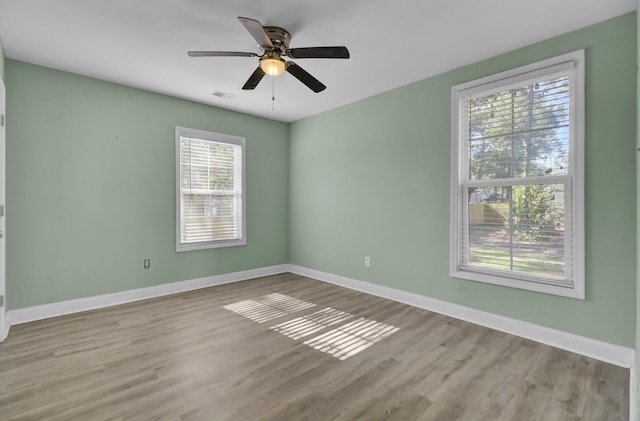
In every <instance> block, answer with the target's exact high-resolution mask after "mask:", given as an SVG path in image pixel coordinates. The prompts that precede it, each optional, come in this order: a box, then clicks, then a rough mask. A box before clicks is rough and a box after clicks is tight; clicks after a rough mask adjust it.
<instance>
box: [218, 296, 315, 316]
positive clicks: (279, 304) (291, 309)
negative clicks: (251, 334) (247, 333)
mask: <svg viewBox="0 0 640 421" xmlns="http://www.w3.org/2000/svg"><path fill="white" fill-rule="evenodd" d="M313 306H315V304H312V303H308V302H306V301H302V300H298V299H297V298H293V297H290V296H288V295H284V294H279V293H273V294H267V295H265V296H264V297H262V298H260V299H257V300H243V301H239V302H237V303H233V304H228V305H226V306H224V307H222V308H224V309H226V310H229V311H233V312H234V313H237V314H239V315H241V316H244V317H246V318H247V319H250V320H253V321H255V322H258V323H264V322H268V321H269V320H273V319H277V318H278V317H282V316H286V315H287V314H289V313H295V312H296V311H300V310H304V309H307V308H311V307H313Z"/></svg>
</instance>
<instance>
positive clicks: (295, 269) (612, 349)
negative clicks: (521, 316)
mask: <svg viewBox="0 0 640 421" xmlns="http://www.w3.org/2000/svg"><path fill="white" fill-rule="evenodd" d="M289 271H290V272H292V273H295V274H297V275H302V276H306V277H309V278H313V279H317V280H319V281H323V282H328V283H331V284H335V285H339V286H342V287H345V288H349V289H354V290H356V291H361V292H365V293H367V294H372V295H377V296H379V297H383V298H387V299H390V300H394V301H398V302H400V303H404V304H408V305H411V306H414V307H419V308H422V309H425V310H429V311H434V312H436V313H440V314H444V315H446V316H450V317H454V318H456V319H460V320H464V321H467V322H470V323H474V324H477V325H481V326H485V327H488V328H491V329H495V330H499V331H502V332H506V333H510V334H512V335H516V336H520V337H523V338H526V339H531V340H534V341H536V342H540V343H543V344H546V345H551V346H553V347H556V348H560V349H564V350H566V351H570V352H574V353H576V354H580V355H584V356H586V357H590V358H595V359H597V360H600V361H604V362H607V363H610V364H615V365H617V366H620V367H624V368H631V369H632V370H635V368H634V366H635V350H634V349H633V348H627V347H624V346H620V345H614V344H610V343H608V342H603V341H599V340H596V339H591V338H587V337H584V336H579V335H575V334H572V333H568V332H563V331H560V330H556V329H552V328H548V327H544V326H539V325H535V324H533V323H527V322H523V321H521V320H516V319H511V318H509V317H505V316H499V315H497V314H492V313H487V312H485V311H481V310H476V309H472V308H469V307H464V306H461V305H458V304H453V303H449V302H446V301H440V300H437V299H434V298H429V297H425V296H423V295H418V294H414V293H411V292H406V291H400V290H398V289H394V288H389V287H385V286H381V285H376V284H372V283H369V282H363V281H359V280H356V279H351V278H346V277H344V276H339V275H333V274H330V273H326V272H321V271H318V270H314V269H308V268H305V267H302V266H297V265H290V268H289Z"/></svg>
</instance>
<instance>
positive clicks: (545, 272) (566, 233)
mask: <svg viewBox="0 0 640 421" xmlns="http://www.w3.org/2000/svg"><path fill="white" fill-rule="evenodd" d="M582 62H583V53H582V51H579V52H576V53H571V54H569V55H565V56H561V57H558V58H556V59H551V60H547V61H545V62H541V63H537V64H534V65H530V66H527V67H526V68H521V69H516V70H514V71H511V72H507V73H505V74H500V75H496V76H494V77H489V78H485V79H483V80H481V81H477V82H471V83H468V84H464V85H460V86H457V87H454V89H453V101H454V103H453V107H454V113H453V114H454V139H453V144H454V162H453V175H452V186H453V188H454V192H453V194H452V198H453V199H452V207H453V210H454V212H453V214H452V238H451V243H452V269H451V271H452V276H455V277H461V278H465V279H472V280H478V281H484V282H490V283H497V284H501V285H507V286H514V287H518V288H524V289H531V290H536V291H541V292H549V293H553V294H559V295H566V296H572V297H576V298H583V294H584V288H583V284H584V280H583V277H582V255H583V248H584V246H583V240H582V236H583V229H582V185H583V180H582V178H583V176H582V174H583V168H582V167H583V164H582V148H583V146H582V144H583V140H582V129H581V127H580V126H581V124H582V113H583V111H582V110H583V105H582V98H583V88H581V86H582V84H583V82H582V67H581V66H582Z"/></svg>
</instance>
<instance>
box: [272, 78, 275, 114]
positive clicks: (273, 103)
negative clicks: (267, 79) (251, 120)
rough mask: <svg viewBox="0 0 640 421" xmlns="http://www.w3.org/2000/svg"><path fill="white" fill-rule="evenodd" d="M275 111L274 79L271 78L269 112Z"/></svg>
mask: <svg viewBox="0 0 640 421" xmlns="http://www.w3.org/2000/svg"><path fill="white" fill-rule="evenodd" d="M275 110H276V78H275V77H273V76H271V111H275Z"/></svg>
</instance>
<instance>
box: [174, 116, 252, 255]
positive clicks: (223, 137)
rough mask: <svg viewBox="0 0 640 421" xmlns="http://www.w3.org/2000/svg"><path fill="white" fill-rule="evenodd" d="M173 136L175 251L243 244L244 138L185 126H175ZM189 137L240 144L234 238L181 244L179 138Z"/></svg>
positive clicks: (244, 199)
mask: <svg viewBox="0 0 640 421" xmlns="http://www.w3.org/2000/svg"><path fill="white" fill-rule="evenodd" d="M175 133H176V136H175V161H176V162H175V165H176V173H175V176H176V179H175V185H176V187H175V189H176V251H177V252H183V251H191V250H203V249H212V248H221V247H235V246H244V245H246V244H247V181H246V180H247V170H246V168H247V164H246V161H247V159H246V155H247V153H246V149H247V148H246V138H244V137H241V136H234V135H229V134H223V133H215V132H210V131H206V130H198V129H189V128H187V127H181V126H176V132H175ZM181 137H189V138H196V139H201V140H208V141H211V142H217V143H227V144H230V145H237V146H240V155H241V156H240V165H241V167H242V168H241V173H242V180H241V181H242V187H241V188H242V191H241V192H240V200H241V206H240V207H241V212H242V215H241V217H240V221H239V222H238V224H239V228H240V229H239V231H240V238H239V239H234V240H211V241H205V242H198V243H194V244H182V243H181V242H180V240H181V232H180V228H181V225H182V224H181V220H182V206H181V203H182V192H181V190H180V184H181V183H180V181H181V171H180V156H181V155H180V138H181Z"/></svg>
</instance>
